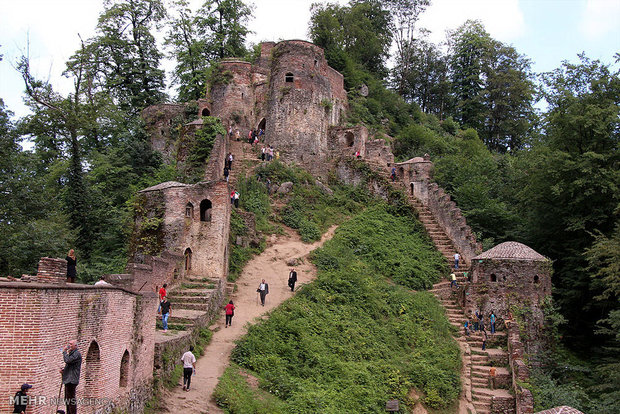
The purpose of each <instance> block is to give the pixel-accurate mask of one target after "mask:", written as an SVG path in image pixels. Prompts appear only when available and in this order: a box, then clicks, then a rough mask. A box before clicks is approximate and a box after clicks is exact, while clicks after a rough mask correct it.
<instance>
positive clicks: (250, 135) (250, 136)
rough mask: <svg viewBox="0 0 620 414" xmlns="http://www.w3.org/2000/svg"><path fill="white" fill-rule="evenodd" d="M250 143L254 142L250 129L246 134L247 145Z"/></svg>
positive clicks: (252, 132)
mask: <svg viewBox="0 0 620 414" xmlns="http://www.w3.org/2000/svg"><path fill="white" fill-rule="evenodd" d="M252 141H254V131H252V130H251V129H250V132H248V143H250V144H251V143H252Z"/></svg>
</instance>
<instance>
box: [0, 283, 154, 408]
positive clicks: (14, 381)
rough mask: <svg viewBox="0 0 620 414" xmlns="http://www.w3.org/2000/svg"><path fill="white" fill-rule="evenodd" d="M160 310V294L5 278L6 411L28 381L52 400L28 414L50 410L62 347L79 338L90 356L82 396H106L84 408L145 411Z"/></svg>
mask: <svg viewBox="0 0 620 414" xmlns="http://www.w3.org/2000/svg"><path fill="white" fill-rule="evenodd" d="M156 309H157V297H156V295H155V294H147V295H137V294H135V293H132V292H129V291H126V290H123V289H120V288H116V287H103V288H98V287H94V286H86V285H74V284H68V285H52V284H37V283H21V282H10V283H0V315H2V318H0V338H1V339H0V367H1V368H0V369H1V372H0V394H1V395H3V396H4V397H5V398H2V400H0V411H1V412H9V405H8V403H9V399H8V397H9V396H12V395H14V394H15V392H17V390H19V387H20V385H21V384H23V383H25V382H27V383H29V384H31V385H33V388H32V389H31V390H30V393H29V394H30V395H31V396H37V397H45V398H46V401H47V403H46V402H45V401H43V400H41V399H39V400H38V402H39V403H40V404H41V405H36V406H33V407H32V408H31V407H29V409H28V412H32V413H49V412H50V411H51V410H52V408H51V407H50V406H49V405H47V404H49V402H50V400H51V399H52V398H57V397H58V390H59V387H60V382H61V376H60V373H59V369H61V368H63V367H64V362H63V359H62V354H61V351H60V349H61V348H62V347H63V346H65V345H66V344H67V342H68V341H69V340H72V339H77V341H78V349H79V351H80V353H81V354H82V358H83V362H82V370H81V376H80V384H79V386H78V389H77V395H78V397H79V398H92V399H93V400H91V401H90V402H91V403H94V402H95V400H94V399H100V400H99V401H97V404H96V405H92V406H87V405H83V406H80V408H79V410H80V412H82V413H94V412H96V411H97V410H102V409H110V408H111V407H118V408H119V409H124V410H126V411H127V412H132V413H138V412H142V410H143V404H144V401H145V400H146V399H148V398H150V395H151V391H152V390H151V383H152V375H153V350H154V333H155V311H156ZM89 349H90V350H91V352H90V354H89ZM125 355H126V356H125ZM124 357H125V358H124ZM123 359H124V360H125V364H122V361H123ZM121 372H122V373H121ZM121 377H124V378H123V380H121ZM61 408H63V409H64V407H61ZM11 409H12V407H11ZM54 411H55V409H54Z"/></svg>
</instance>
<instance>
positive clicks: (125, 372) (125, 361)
mask: <svg viewBox="0 0 620 414" xmlns="http://www.w3.org/2000/svg"><path fill="white" fill-rule="evenodd" d="M128 381H129V351H127V350H125V353H124V354H123V357H122V358H121V375H120V379H119V382H118V386H119V387H126V386H127V383H128Z"/></svg>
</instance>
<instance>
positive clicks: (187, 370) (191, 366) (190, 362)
mask: <svg viewBox="0 0 620 414" xmlns="http://www.w3.org/2000/svg"><path fill="white" fill-rule="evenodd" d="M193 352H194V347H193V346H192V345H190V346H189V351H187V352H186V353H184V354H183V356H182V357H181V361H183V391H189V385H190V383H191V382H192V375H193V374H195V373H196V356H194V353H193Z"/></svg>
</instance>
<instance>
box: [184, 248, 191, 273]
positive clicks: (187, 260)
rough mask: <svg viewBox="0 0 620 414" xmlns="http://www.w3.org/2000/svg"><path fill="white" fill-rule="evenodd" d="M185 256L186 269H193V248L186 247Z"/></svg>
mask: <svg viewBox="0 0 620 414" xmlns="http://www.w3.org/2000/svg"><path fill="white" fill-rule="evenodd" d="M183 256H185V270H192V249H190V248H189V247H188V248H187V249H185V253H183Z"/></svg>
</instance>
